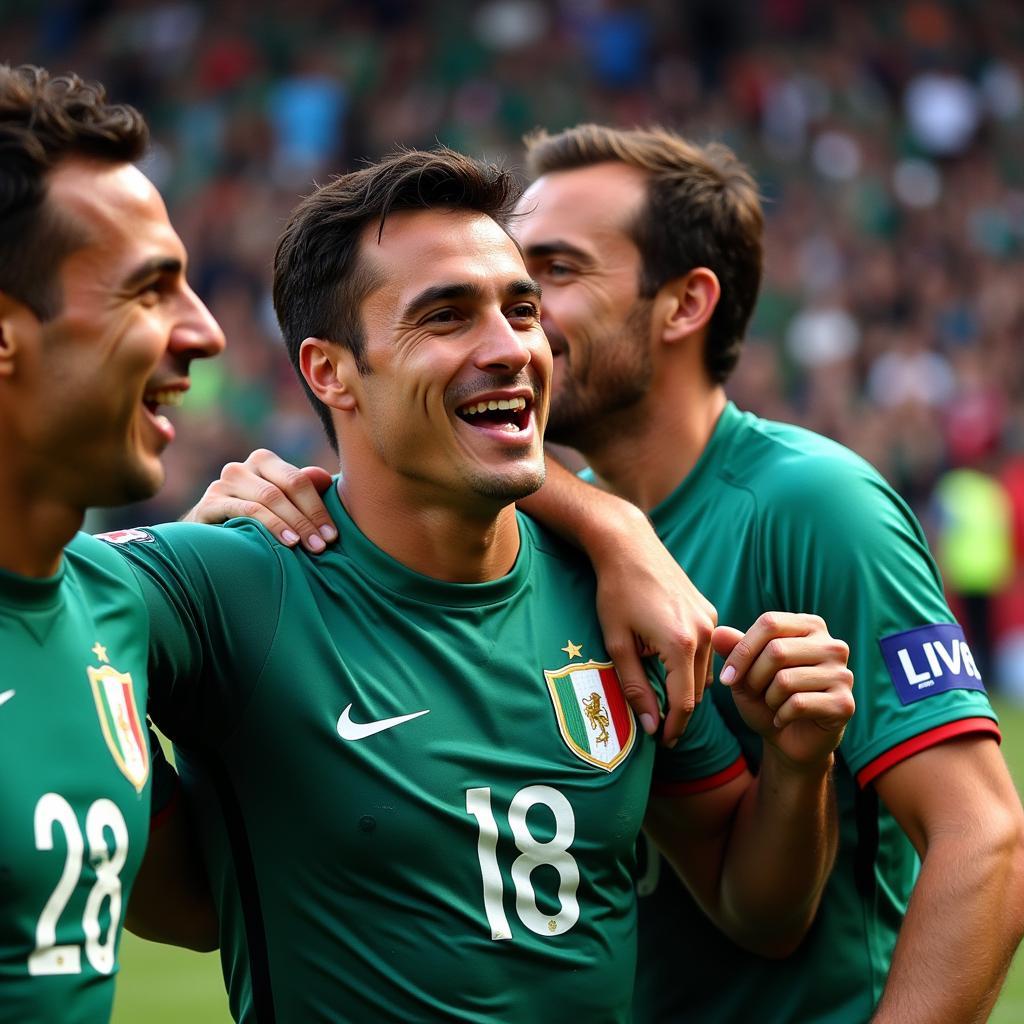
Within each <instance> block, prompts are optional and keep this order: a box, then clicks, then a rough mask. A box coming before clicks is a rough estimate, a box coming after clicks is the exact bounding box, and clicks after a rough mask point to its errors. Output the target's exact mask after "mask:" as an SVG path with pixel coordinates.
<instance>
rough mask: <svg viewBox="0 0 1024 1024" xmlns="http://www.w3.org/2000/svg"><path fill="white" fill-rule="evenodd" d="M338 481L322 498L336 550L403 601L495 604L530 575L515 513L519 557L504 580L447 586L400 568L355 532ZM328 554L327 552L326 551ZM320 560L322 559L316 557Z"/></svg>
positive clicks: (529, 552) (525, 535) (525, 538)
mask: <svg viewBox="0 0 1024 1024" xmlns="http://www.w3.org/2000/svg"><path fill="white" fill-rule="evenodd" d="M339 479H340V478H339V477H334V478H333V480H332V483H331V486H330V488H329V489H328V493H327V494H326V495H325V499H326V500H325V504H326V505H327V511H328V512H329V513H330V515H331V517H332V518H333V520H334V522H335V525H336V526H337V527H338V533H339V534H340V540H339V541H338V542H337V545H338V549H339V550H340V551H341V552H343V553H344V554H346V555H347V556H348V557H349V558H351V559H352V561H353V562H354V563H355V564H356V565H357V566H358V568H359V570H360V571H361V572H362V573H363V574H364V575H366V576H368V577H370V578H371V579H372V580H373V581H374V582H375V583H377V584H378V585H380V586H382V587H384V588H385V589H387V590H390V591H392V592H393V593H395V594H398V595H399V596H401V597H403V598H411V599H412V600H414V601H420V602H422V603H424V604H432V605H442V606H447V607H455V608H475V607H483V606H485V605H490V604H496V603H498V602H499V601H504V600H506V599H507V598H509V597H511V596H512V595H513V594H514V593H516V592H517V591H518V590H520V589H521V588H522V587H523V586H525V584H526V582H527V580H528V578H529V575H530V564H531V562H532V556H533V549H532V545H531V543H530V539H529V532H528V530H527V529H526V527H525V524H524V523H523V520H522V516H521V515H520V514H519V513H518V512H517V513H516V525H517V527H518V529H519V541H520V543H519V554H518V555H517V556H516V560H515V564H514V565H513V566H512V568H511V570H510V571H509V572H508V573H506V574H505V575H504V576H500V577H499V578H498V579H496V580H487V581H486V582H483V583H450V582H449V581H447V580H439V579H435V578H434V577H433V576H426V575H424V574H423V573H420V572H416V570H415V569H410V568H409V567H408V566H406V565H403V564H402V563H401V562H399V561H398V559H396V558H393V557H392V556H391V555H389V554H388V553H387V552H386V551H384V550H383V549H382V548H379V547H377V545H376V544H374V543H373V541H371V540H370V539H369V538H368V537H367V536H366V534H364V533H363V532H362V530H360V529H359V527H358V526H357V525H356V523H355V520H353V518H352V517H351V516H350V515H349V513H348V510H347V509H346V508H345V505H344V503H343V502H342V500H341V496H340V495H339V493H338V481H339ZM328 550H330V549H328ZM320 557H322V556H320Z"/></svg>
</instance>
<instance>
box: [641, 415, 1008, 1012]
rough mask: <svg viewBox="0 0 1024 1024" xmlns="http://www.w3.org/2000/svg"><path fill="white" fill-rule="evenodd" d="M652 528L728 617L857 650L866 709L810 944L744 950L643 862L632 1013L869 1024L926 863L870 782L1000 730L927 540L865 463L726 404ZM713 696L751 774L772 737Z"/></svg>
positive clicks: (855, 722) (853, 659)
mask: <svg viewBox="0 0 1024 1024" xmlns="http://www.w3.org/2000/svg"><path fill="white" fill-rule="evenodd" d="M651 519H652V521H653V523H654V527H655V529H656V530H657V532H658V535H659V536H660V537H661V539H662V541H663V542H664V543H665V545H666V547H667V548H668V550H669V551H670V552H671V553H672V554H673V555H674V556H675V558H676V560H677V561H678V562H679V564H680V565H681V566H683V568H684V569H685V570H686V572H687V573H688V574H689V577H690V579H691V580H692V581H693V583H694V585H695V586H697V587H698V588H699V589H700V590H701V591H702V592H703V593H704V594H705V595H706V596H707V598H708V600H710V601H711V602H712V603H713V604H714V605H715V607H716V608H717V609H718V618H719V622H721V623H723V624H727V625H730V626H736V627H737V628H740V629H747V628H748V627H749V626H751V625H752V624H753V622H754V620H755V619H756V618H757V617H758V615H760V614H761V612H764V611H769V610H776V611H791V612H813V613H816V614H818V615H820V616H821V617H822V618H823V619H824V620H825V622H826V623H827V624H828V628H829V632H830V633H831V634H832V635H833V636H836V637H839V638H841V639H843V640H845V641H846V642H847V643H848V644H849V646H850V661H849V665H850V668H851V670H852V671H853V674H854V691H853V692H854V697H855V698H856V702H857V710H856V712H855V713H854V715H853V718H852V719H851V721H850V723H849V725H848V726H847V729H846V733H845V735H844V738H843V741H842V744H841V745H840V747H839V751H838V758H837V768H836V772H835V785H836V791H837V797H838V807H839V819H840V846H839V853H838V856H837V858H836V864H835V869H834V870H833V872H832V876H831V878H830V879H829V882H828V886H827V888H826V890H825V894H824V897H823V899H822V902H821V908H820V910H819V912H818V916H817V919H816V920H815V923H814V925H813V926H812V929H811V932H810V934H809V935H808V936H807V938H806V939H805V940H804V942H803V944H802V945H801V946H800V948H799V949H798V950H797V951H796V953H794V954H793V955H792V956H790V957H788V958H787V959H785V960H782V961H778V960H771V961H770V960H765V959H762V958H760V957H757V956H755V955H753V954H750V953H746V952H745V951H743V950H742V949H740V948H739V947H738V946H736V945H734V944H733V943H732V942H730V941H729V940H728V939H727V938H726V937H725V936H724V935H722V934H721V933H720V932H719V931H718V930H717V929H715V928H714V927H713V926H712V925H711V924H710V922H709V921H708V920H707V918H705V917H704V915H703V914H702V913H701V911H700V910H699V908H698V907H697V906H696V905H695V904H694V902H693V901H692V900H691V899H690V897H689V895H688V894H687V892H686V890H685V889H684V888H683V887H682V886H681V885H680V884H679V883H678V882H677V881H676V879H675V878H674V876H672V875H671V872H669V871H667V870H664V869H662V868H661V866H660V861H659V860H658V859H657V856H656V855H655V856H653V857H652V856H648V857H647V858H646V864H645V865H644V866H643V867H642V869H641V874H640V877H639V882H638V892H639V894H640V896H641V898H640V901H639V921H640V941H639V950H640V958H639V966H638V977H637V997H636V1008H635V1010H636V1016H635V1020H636V1022H637V1024H655V1022H657V1024H670V1022H679V1024H682V1022H686V1024H722V1022H726V1021H744V1020H757V1021H759V1022H761V1024H810V1022H812V1021H813V1022H814V1024H864V1022H865V1021H867V1020H868V1019H869V1018H870V1017H871V1014H872V1011H873V1009H874V1006H875V1004H876V1003H877V1001H878V999H879V997H880V996H881V992H882V988H883V986H884V984H885V979H886V974H887V972H888V968H889V962H890V959H891V957H892V952H893V948H894V946H895V943H896V936H897V933H898V930H899V927H900V924H901V921H902V918H903V914H904V912H905V910H906V905H907V901H908V899H909V897H910V893H911V890H912V889H913V886H914V882H915V881H916V878H917V873H918V869H919V861H918V858H917V854H916V853H915V851H914V849H913V847H912V846H911V844H910V841H909V840H908V839H907V837H906V835H905V834H904V833H903V831H902V830H901V829H900V827H899V825H898V824H897V823H896V821H895V819H894V818H893V817H892V815H890V814H889V813H888V812H887V811H886V809H885V807H884V806H883V805H882V804H881V803H880V801H879V799H878V797H877V795H876V794H875V790H874V787H873V786H872V785H871V783H872V781H873V780H874V779H876V778H877V777H878V776H879V775H880V774H881V773H882V772H884V771H885V770H886V769H887V768H890V767H892V766H893V765H895V764H897V763H899V761H901V760H903V759H904V758H906V757H909V756H911V755H912V754H914V753H916V752H918V751H919V750H923V749H925V748H927V747H929V746H932V745H934V744H937V743H941V742H943V741H945V740H947V739H950V738H953V737H957V736H964V735H990V736H994V737H996V738H998V736H999V732H998V726H997V725H996V720H995V714H994V712H993V710H992V708H991V706H990V704H989V702H988V698H987V697H986V695H985V692H984V688H983V687H982V683H981V679H980V676H979V675H978V671H977V668H976V666H975V665H974V661H973V658H972V657H971V653H970V649H969V648H968V647H967V644H966V643H965V642H964V636H963V631H962V630H961V629H960V627H959V626H958V625H957V624H956V622H955V620H954V618H953V616H952V614H951V612H950V610H949V608H948V607H947V605H946V601H945V599H944V597H943V591H942V581H941V578H940V576H939V572H938V570H937V568H936V566H935V563H934V561H933V560H932V558H931V555H930V554H929V551H928V547H927V543H926V541H925V538H924V534H923V532H922V530H921V527H920V525H919V524H918V522H917V521H916V519H915V518H914V516H913V514H912V513H911V511H910V509H909V508H908V507H907V506H906V504H905V503H904V502H903V501H902V499H901V498H899V496H898V495H897V494H896V493H895V492H894V491H893V490H892V488H891V487H889V485H888V484H886V483H885V481H883V480H882V478H881V477H880V476H879V475H878V473H877V472H875V470H874V469H872V468H871V467H870V466H869V465H868V464H867V463H866V462H864V460H862V459H861V458H859V457H858V456H856V455H854V454H853V453H852V452H850V451H848V450H847V449H845V448H843V447H842V446H841V445H838V444H835V443H834V442H832V441H829V440H827V439H825V438H823V437H820V436H818V435H816V434H813V433H811V432H809V431H806V430H802V429H800V428H798V427H793V426H788V425H786V424H781V423H773V422H769V421H766V420H762V419H759V418H757V417H756V416H752V415H750V414H748V413H741V412H740V411H739V410H738V409H737V408H736V407H735V406H734V405H733V404H732V403H729V404H728V405H727V406H726V408H725V411H724V412H723V413H722V416H721V418H720V419H719V422H718V424H717V426H716V428H715V431H714V433H713V435H712V437H711V440H710V442H709V443H708V446H707V448H706V449H705V450H704V452H703V454H702V455H701V458H700V460H699V461H698V462H697V464H696V466H694V468H693V470H692V471H691V472H690V473H689V475H688V476H687V477H686V478H685V479H684V480H683V482H682V483H681V484H680V485H679V487H678V488H677V489H676V490H675V491H674V492H673V493H672V494H670V495H669V496H668V497H667V498H666V499H665V500H664V501H663V502H662V503H661V504H660V505H658V506H657V507H656V508H655V509H654V510H653V511H652V513H651ZM712 693H713V694H714V696H715V698H716V700H717V702H718V704H719V706H720V709H721V711H722V715H723V717H724V718H725V719H726V721H727V723H728V725H729V726H730V728H731V729H732V730H733V732H734V733H735V734H736V735H737V736H738V737H739V738H740V741H741V744H742V746H743V749H744V752H745V753H746V755H747V758H748V760H749V761H750V763H751V764H755V765H756V764H757V762H758V761H759V758H760V747H761V744H760V740H759V739H757V738H756V737H755V736H753V734H751V733H750V732H749V731H748V730H747V729H746V728H745V727H744V725H743V723H742V722H741V721H740V719H739V716H738V715H737V714H736V712H735V709H734V707H733V705H732V701H731V699H730V698H729V694H728V692H727V691H725V690H724V688H722V687H717V686H716V687H714V688H713V689H712ZM671 943H676V944H679V945H680V946H681V947H682V948H683V949H686V950H687V951H688V952H687V954H686V956H685V958H684V959H683V961H682V962H680V961H679V959H678V958H672V957H667V956H665V955H664V950H665V949H666V948H669V944H671Z"/></svg>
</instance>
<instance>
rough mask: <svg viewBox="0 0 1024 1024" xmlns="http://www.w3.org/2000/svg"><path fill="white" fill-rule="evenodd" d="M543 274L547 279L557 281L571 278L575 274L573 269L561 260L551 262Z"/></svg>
mask: <svg viewBox="0 0 1024 1024" xmlns="http://www.w3.org/2000/svg"><path fill="white" fill-rule="evenodd" d="M544 273H545V274H546V275H547V276H548V277H550V278H554V279H555V280H558V279H559V278H566V277H571V276H572V275H573V274H574V273H575V268H574V267H573V266H572V265H571V264H569V263H565V262H564V261H562V260H552V261H551V262H550V263H548V265H547V266H546V267H545V268H544Z"/></svg>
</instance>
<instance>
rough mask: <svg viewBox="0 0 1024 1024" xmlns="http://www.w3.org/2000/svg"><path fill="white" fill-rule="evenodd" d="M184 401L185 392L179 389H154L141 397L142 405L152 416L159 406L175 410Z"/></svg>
mask: <svg viewBox="0 0 1024 1024" xmlns="http://www.w3.org/2000/svg"><path fill="white" fill-rule="evenodd" d="M184 401H185V392H184V391H182V390H181V389H180V388H154V389H153V390H152V391H147V392H146V393H145V394H144V395H143V396H142V404H143V405H144V406H145V407H146V408H147V409H148V410H149V411H150V412H151V413H152V414H153V415H154V416H156V415H157V410H158V409H159V408H160V406H161V405H166V406H168V407H170V408H177V407H178V406H180V405H181V403H182V402H184Z"/></svg>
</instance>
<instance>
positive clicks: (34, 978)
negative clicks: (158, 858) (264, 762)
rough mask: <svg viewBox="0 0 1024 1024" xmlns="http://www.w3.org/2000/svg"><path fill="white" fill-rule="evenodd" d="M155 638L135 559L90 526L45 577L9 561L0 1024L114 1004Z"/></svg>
mask: <svg viewBox="0 0 1024 1024" xmlns="http://www.w3.org/2000/svg"><path fill="white" fill-rule="evenodd" d="M148 637H149V621H148V618H147V616H146V611H145V607H144V606H143V604H142V601H141V599H140V594H139V588H138V584H137V583H136V581H135V578H134V575H133V573H132V572H131V571H130V570H129V568H128V566H127V565H125V563H124V561H123V560H122V559H120V558H118V557H117V555H115V554H114V553H113V552H112V551H111V550H110V548H109V547H107V545H105V544H103V543H101V542H100V541H98V540H95V539H94V538H92V537H88V536H85V535H79V536H78V537H76V538H75V539H74V540H73V541H72V543H71V544H70V545H69V546H68V547H67V548H66V549H65V552H64V557H63V559H62V561H61V568H60V570H59V572H58V573H57V574H56V576H54V577H52V578H50V579H44V580H34V579H26V578H24V577H20V576H14V575H11V574H10V573H3V572H0V649H2V650H3V668H2V670H0V908H2V912H0V1021H2V1022H4V1024H42V1022H57V1021H60V1022H62V1024H77V1022H83V1024H85V1022H88V1024H96V1022H98V1021H100V1022H102V1021H106V1020H108V1019H109V1017H110V1010H111V1004H112V1001H113V994H114V975H115V973H116V970H117V961H116V953H117V947H118V943H119V939H120V931H121V924H122V922H123V920H124V912H125V907H126V905H127V902H128V895H129V891H130V889H131V884H132V881H133V880H134V878H135V874H136V872H137V870H138V866H139V862H140V861H141V859H142V853H143V850H144V848H145V844H146V837H147V833H148V828H149V819H150V789H151V783H150V777H151V774H152V772H151V759H152V754H151V752H150V750H149V741H148V738H147V735H146V729H145V718H144V716H145V707H146V662H147V656H148ZM163 768H164V769H165V770H167V771H170V769H169V767H168V766H166V764H164V765H163ZM162 790H163V792H165V793H168V789H167V787H166V786H165V785H164V784H162Z"/></svg>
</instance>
